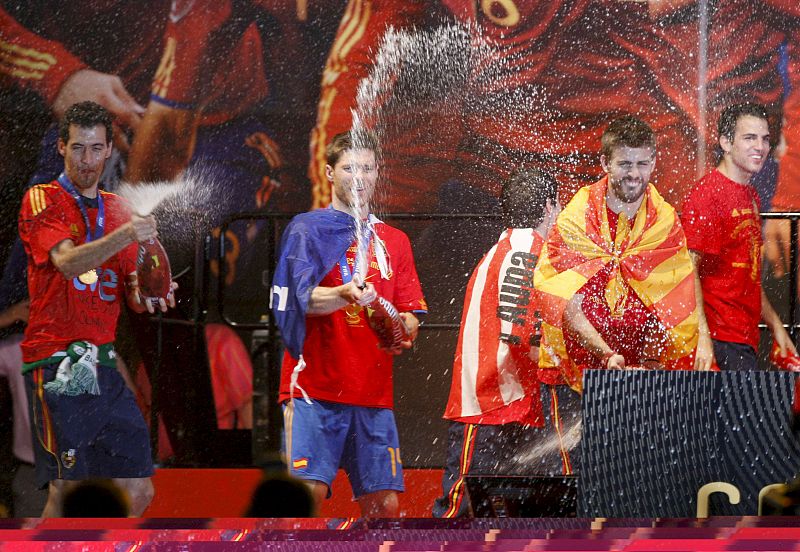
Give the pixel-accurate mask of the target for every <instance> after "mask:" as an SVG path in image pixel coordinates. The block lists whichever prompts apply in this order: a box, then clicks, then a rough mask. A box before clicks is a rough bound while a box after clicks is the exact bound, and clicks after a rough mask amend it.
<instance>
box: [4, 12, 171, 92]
mask: <svg viewBox="0 0 800 552" xmlns="http://www.w3.org/2000/svg"><path fill="white" fill-rule="evenodd" d="M5 4H7V8H6V9H7V11H4V10H3V9H0V52H2V53H3V54H2V62H1V63H0V83H6V82H10V83H13V84H15V85H17V86H21V87H23V88H30V89H32V90H34V91H35V92H37V93H39V94H41V95H42V97H43V98H44V99H45V100H46V101H47V103H48V104H52V102H53V101H54V100H55V98H56V96H57V95H58V92H59V91H60V89H61V86H62V85H63V84H64V83H65V82H66V80H67V79H68V78H69V77H70V76H72V74H73V73H75V72H76V71H78V70H80V69H85V68H87V67H88V68H90V69H93V70H95V71H99V72H101V73H108V74H111V75H116V76H118V77H119V78H120V79H121V80H122V83H123V85H124V86H125V89H126V90H127V91H128V92H129V93H130V94H131V96H133V97H134V99H136V101H138V102H139V103H145V102H146V100H147V94H148V91H149V89H150V82H151V79H152V78H153V73H154V72H155V70H156V67H158V59H159V53H160V49H159V45H160V43H161V39H162V37H163V35H164V28H165V27H166V21H167V14H168V13H169V3H168V2H164V0H137V1H135V2H134V1H131V0H104V1H102V2H62V1H56V0H42V1H37V2H18V3H17V4H20V6H19V7H18V8H16V9H12V8H11V7H10V5H11V3H10V2H6V3H5Z"/></svg>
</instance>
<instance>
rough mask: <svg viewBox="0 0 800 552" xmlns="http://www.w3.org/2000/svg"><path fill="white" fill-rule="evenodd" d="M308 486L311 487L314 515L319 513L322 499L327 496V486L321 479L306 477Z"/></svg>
mask: <svg viewBox="0 0 800 552" xmlns="http://www.w3.org/2000/svg"><path fill="white" fill-rule="evenodd" d="M306 483H307V484H308V488H309V489H311V498H312V499H314V515H319V511H320V508H322V501H324V500H325V499H326V498H328V486H327V485H326V484H325V483H323V482H322V481H312V480H309V479H307V480H306Z"/></svg>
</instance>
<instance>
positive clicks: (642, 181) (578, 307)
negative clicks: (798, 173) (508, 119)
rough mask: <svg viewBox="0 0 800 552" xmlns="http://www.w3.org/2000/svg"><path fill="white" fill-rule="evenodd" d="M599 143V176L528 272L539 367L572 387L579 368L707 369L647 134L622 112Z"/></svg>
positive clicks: (680, 248)
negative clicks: (535, 307)
mask: <svg viewBox="0 0 800 552" xmlns="http://www.w3.org/2000/svg"><path fill="white" fill-rule="evenodd" d="M601 146H602V148H601V156H600V163H601V165H602V167H603V170H604V171H605V172H606V176H605V177H603V178H602V179H601V180H600V181H599V182H596V183H595V184H592V185H591V186H586V187H584V188H582V189H581V190H579V191H578V193H577V194H575V197H573V199H572V200H571V201H570V202H569V204H568V205H567V206H566V207H565V208H564V210H563V211H562V212H561V215H560V216H559V217H558V220H557V222H556V225H555V227H554V228H553V230H552V231H551V233H550V237H549V239H548V241H547V243H546V245H545V247H544V249H543V250H542V254H541V257H540V260H539V264H538V265H537V267H536V271H535V274H534V285H535V288H536V290H537V291H538V292H539V293H540V294H541V295H540V301H541V308H542V318H543V320H542V342H541V347H540V348H539V369H540V370H545V371H546V370H552V371H554V372H561V373H562V374H563V375H564V376H565V378H566V380H567V382H568V383H569V384H570V386H571V387H572V388H573V389H575V390H577V391H581V390H582V382H581V380H582V378H581V375H582V372H583V370H584V369H592V368H594V369H597V368H617V369H619V368H626V367H627V368H631V367H640V368H641V367H643V368H666V369H682V368H683V369H690V368H692V367H693V364H694V366H695V368H697V369H708V368H709V364H710V362H707V361H706V360H707V359H698V360H697V362H695V361H694V360H693V357H694V351H695V348H696V346H697V342H698V335H699V327H700V326H701V324H700V322H701V320H700V317H701V316H702V313H701V309H698V307H697V305H698V301H697V297H696V294H695V282H694V273H693V268H692V262H691V259H690V257H689V253H688V250H687V248H686V237H685V236H684V233H683V229H682V228H681V225H680V221H679V219H678V216H677V214H676V213H675V210H674V209H673V207H672V206H671V205H669V204H668V203H667V202H666V201H665V200H664V199H663V198H662V197H661V195H660V194H659V193H658V191H657V190H656V188H655V187H654V186H653V185H652V184H649V183H648V182H649V179H650V175H651V173H652V172H653V168H654V167H655V158H656V141H655V134H654V133H653V130H652V129H651V128H650V126H648V125H647V124H646V123H644V122H643V121H641V120H640V119H638V118H636V117H633V116H624V117H620V118H618V119H616V120H614V121H613V122H612V123H611V124H610V125H609V126H608V128H607V129H606V131H605V132H604V133H603V136H602V138H601ZM703 321H704V320H703ZM700 331H704V332H707V331H708V328H707V326H706V325H705V324H702V330H700Z"/></svg>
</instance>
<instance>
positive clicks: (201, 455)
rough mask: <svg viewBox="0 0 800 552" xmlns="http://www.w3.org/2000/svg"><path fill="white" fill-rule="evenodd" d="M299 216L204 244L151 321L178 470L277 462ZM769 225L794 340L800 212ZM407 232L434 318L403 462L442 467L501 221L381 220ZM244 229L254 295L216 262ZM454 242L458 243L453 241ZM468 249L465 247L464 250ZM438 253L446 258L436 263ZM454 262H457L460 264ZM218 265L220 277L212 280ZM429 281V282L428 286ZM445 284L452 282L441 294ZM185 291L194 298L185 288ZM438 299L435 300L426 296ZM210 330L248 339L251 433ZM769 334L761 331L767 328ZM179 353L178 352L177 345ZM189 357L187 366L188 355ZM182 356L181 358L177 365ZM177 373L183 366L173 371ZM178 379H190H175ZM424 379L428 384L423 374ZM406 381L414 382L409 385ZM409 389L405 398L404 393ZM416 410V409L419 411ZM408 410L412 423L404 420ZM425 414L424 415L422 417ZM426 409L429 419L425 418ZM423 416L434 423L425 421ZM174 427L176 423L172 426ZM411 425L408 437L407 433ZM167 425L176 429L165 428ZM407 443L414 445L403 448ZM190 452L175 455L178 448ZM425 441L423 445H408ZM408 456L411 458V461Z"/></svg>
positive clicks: (412, 359)
mask: <svg viewBox="0 0 800 552" xmlns="http://www.w3.org/2000/svg"><path fill="white" fill-rule="evenodd" d="M292 216H293V215H292V214H280V213H242V214H238V215H235V216H232V217H229V218H228V219H227V220H226V221H225V222H224V223H223V224H222V226H221V228H220V231H219V233H218V236H221V237H219V238H214V237H213V236H212V234H211V233H207V234H205V235H202V236H199V237H198V239H197V242H196V245H195V252H194V263H193V264H194V266H193V268H192V270H191V271H189V273H188V274H190V275H192V276H193V277H191V278H190V279H191V284H190V285H189V286H188V288H189V289H191V298H190V299H187V298H185V295H186V292H185V291H184V292H183V294H182V295H184V302H185V303H186V305H185V308H184V309H182V311H181V315H180V316H178V317H172V318H167V317H162V316H157V317H154V318H153V321H154V322H156V324H155V329H154V335H153V336H152V337H153V338H154V341H155V346H154V358H153V359H152V362H151V363H150V372H151V374H150V378H151V381H153V382H156V383H155V384H154V385H153V396H152V419H151V429H152V435H153V446H154V450H155V448H156V447H157V435H158V421H157V415H158V414H159V413H160V412H163V413H164V414H166V413H167V411H171V412H172V416H171V419H172V424H171V425H172V426H175V425H176V424H177V429H176V428H175V427H172V428H171V430H170V437H171V442H173V448H175V449H176V458H175V463H176V464H180V465H239V464H243V465H247V464H253V465H266V464H269V463H272V462H274V461H275V459H276V458H277V453H278V451H279V450H280V438H281V428H282V416H281V412H280V407H279V405H278V404H277V401H276V398H277V394H278V385H279V379H280V367H281V344H280V338H279V335H278V332H277V330H276V327H275V324H274V321H273V319H272V315H271V312H270V309H269V308H268V302H269V293H270V281H271V277H272V268H273V267H274V266H275V263H276V260H277V255H278V243H279V240H280V234H281V232H282V230H283V228H284V227H285V225H286V224H287V222H288V221H289V220H290V219H291V217H292ZM762 217H763V218H765V219H788V220H789V221H790V223H791V224H790V227H791V249H790V251H791V256H790V263H789V266H790V271H789V275H788V293H784V294H781V295H785V296H786V297H785V301H786V305H783V306H784V307H788V308H787V309H784V308H780V309H779V312H781V311H782V312H784V313H785V314H784V316H785V317H786V318H785V319H784V320H785V321H786V322H787V323H786V327H787V328H788V329H789V331H790V332H791V335H792V337H793V338H794V339H796V338H797V332H798V329H799V328H800V324H798V313H797V285H798V284H797V271H798V263H797V244H798V221H800V212H790V213H763V214H762ZM382 218H383V219H384V220H387V221H391V222H392V223H393V224H394V225H397V226H400V227H402V228H403V229H404V230H406V233H408V234H410V235H411V236H412V243H413V244H414V246H415V257H416V258H417V263H418V264H420V261H421V260H422V261H423V262H422V264H423V265H425V266H424V268H423V267H418V268H419V273H420V278H421V280H422V281H423V289H424V290H425V293H426V296H428V299H429V304H430V305H431V307H432V309H431V312H432V314H431V315H430V316H429V317H428V319H427V320H426V321H425V323H424V324H423V325H422V326H421V328H420V330H421V331H420V339H418V344H417V346H416V347H415V350H414V351H412V352H411V353H408V354H404V355H402V357H406V360H401V359H398V360H399V362H400V363H401V364H403V363H405V364H403V366H402V368H401V369H396V371H395V374H396V376H395V379H396V385H397V386H398V388H399V391H398V390H396V393H395V394H396V395H398V394H399V395H400V397H401V400H400V401H399V404H398V405H397V406H396V411H397V415H398V426H399V427H400V434H401V441H403V442H404V447H405V450H404V462H405V465H406V466H407V467H414V466H417V467H436V466H441V464H442V463H443V457H444V448H445V443H446V438H445V425H444V423H443V422H442V421H441V412H442V410H443V409H444V404H445V401H446V393H447V390H448V389H449V375H448V374H449V368H450V366H452V355H453V349H454V343H455V337H456V336H457V332H458V328H459V321H460V313H461V305H462V302H463V295H464V289H465V284H466V281H467V278H468V277H469V274H470V273H471V271H472V269H473V267H474V266H475V264H476V263H477V261H478V259H479V258H480V256H481V255H482V254H483V253H484V252H485V251H486V250H488V248H489V247H491V245H492V244H494V243H495V241H496V238H497V236H498V235H499V232H500V231H501V230H502V227H501V226H500V217H499V215H497V214H475V213H402V214H388V215H385V216H383V217H382ZM237 225H238V226H239V227H240V228H238V230H241V229H242V227H247V228H249V229H250V230H251V233H252V234H254V235H255V236H256V239H255V240H254V245H253V246H252V248H251V250H250V251H249V252H248V253H249V254H250V255H251V260H253V262H254V264H255V265H257V266H258V270H256V271H255V272H254V273H253V274H251V276H252V278H251V282H250V284H251V285H250V286H249V287H248V286H245V287H244V288H242V287H241V286H239V287H237V285H235V284H232V283H231V281H230V279H229V276H230V272H229V271H228V270H227V269H226V265H225V263H222V262H219V261H220V260H222V259H225V258H226V255H229V254H230V244H229V243H228V240H226V239H225V236H226V235H228V232H229V231H234V230H236V228H235V227H236V226H237ZM453 236H455V238H453ZM465 244H466V245H465ZM431 250H436V251H437V252H438V253H441V254H442V257H440V258H434V259H431V256H432V253H431ZM454 259H456V260H454ZM215 260H217V263H216V266H217V267H219V268H218V270H216V271H214V270H212V267H213V265H214V261H215ZM426 278H427V280H428V281H427V282H426ZM442 280H446V282H445V283H444V284H442ZM182 289H184V290H185V289H187V286H186V285H185V283H182ZM429 289H433V290H434V296H433V297H431V296H430V295H429ZM209 321H215V322H218V323H224V324H227V325H228V326H230V327H231V328H233V329H234V330H236V331H237V332H239V333H240V334H247V333H248V332H249V333H250V336H251V340H250V342H251V357H252V364H253V429H252V432H250V431H242V430H237V431H230V430H228V431H220V430H218V429H217V428H216V420H215V418H214V413H213V412H214V402H213V395H212V392H211V384H210V375H209V368H208V359H207V352H206V350H205V345H204V340H203V336H202V330H203V328H204V326H205V324H207V323H208V322H209ZM762 326H763V325H762ZM176 343H177V345H176ZM187 348H188V349H189V350H190V355H188V356H189V357H190V358H189V359H188V361H187V360H186V358H187V355H186V354H185V353H186V351H185V349H187ZM176 349H183V351H181V352H180V353H181V354H179V355H177V356H176V355H172V356H170V355H171V354H172V353H174V352H176ZM174 359H183V360H174ZM175 364H178V366H176V365H175ZM175 372H189V374H188V375H185V376H182V377H177V379H176V374H175ZM426 372H427V374H426ZM421 378H424V379H425V386H426V393H425V395H426V397H427V400H422V399H420V397H417V396H416V395H417V393H416V390H418V389H419V383H418V380H419V379H421ZM405 380H413V381H407V382H405V383H404V381H405ZM165 386H166V388H170V389H172V388H174V387H176V386H177V387H183V388H184V389H185V388H187V387H188V388H190V391H187V392H186V393H185V394H184V395H183V396H182V399H183V400H182V401H181V402H179V403H178V404H176V403H175V402H174V399H173V397H174V393H173V392H172V391H171V392H170V393H169V394H167V393H166V392H165V391H164V387H165ZM404 389H405V390H406V391H404ZM415 401H416V402H415ZM408 405H413V406H412V407H411V408H409V409H410V410H413V411H414V415H413V416H411V415H410V416H408V417H404V415H403V411H404V409H405V408H407V407H408ZM421 408H422V409H423V411H420V409H421ZM424 409H427V410H424ZM425 414H427V415H428V416H429V418H430V419H428V420H425ZM165 417H170V416H165ZM404 419H405V420H407V422H406V424H405V425H406V426H411V425H413V427H410V428H407V429H406V430H405V431H404V427H403V426H404ZM168 425H170V424H169V423H168ZM404 433H407V434H409V435H413V439H405V440H404V438H403V435H404ZM176 440H178V441H179V442H181V441H182V442H183V444H184V446H179V447H175V445H174V442H175V441H176ZM411 441H419V443H415V442H411ZM409 450H410V451H411V453H409V452H408V451H409Z"/></svg>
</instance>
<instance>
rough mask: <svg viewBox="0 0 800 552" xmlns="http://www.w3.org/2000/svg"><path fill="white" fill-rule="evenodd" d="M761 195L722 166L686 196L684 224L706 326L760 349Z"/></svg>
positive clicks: (721, 336)
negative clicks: (695, 256) (695, 258)
mask: <svg viewBox="0 0 800 552" xmlns="http://www.w3.org/2000/svg"><path fill="white" fill-rule="evenodd" d="M758 211H759V202H758V194H757V193H756V191H755V189H754V188H753V187H752V186H749V185H747V184H739V183H737V182H734V181H733V180H731V179H730V178H728V177H726V176H725V175H723V174H722V173H721V172H719V171H718V170H715V171H712V172H711V173H709V174H708V175H706V176H705V177H704V178H703V179H702V180H700V182H698V183H697V185H696V186H695V188H694V189H693V190H692V191H691V192H690V193H689V195H688V196H687V197H686V200H685V201H684V204H683V212H682V213H681V224H682V225H683V230H684V232H685V233H686V244H687V246H688V247H689V249H691V250H694V251H697V252H699V253H701V254H702V256H703V257H702V261H701V263H700V267H699V275H700V285H701V286H702V288H703V301H704V303H705V312H706V318H707V319H708V327H709V329H710V330H711V337H712V338H714V339H718V340H720V341H732V342H734V343H745V344H747V345H750V346H752V347H753V348H754V349H758V341H759V330H758V323H759V322H760V321H761V244H762V238H761V217H760V216H759V213H758Z"/></svg>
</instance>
